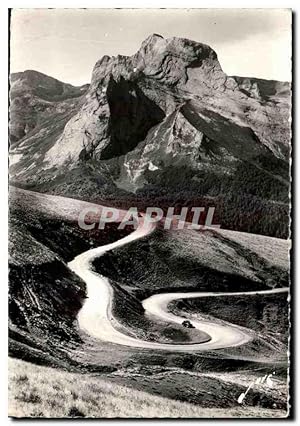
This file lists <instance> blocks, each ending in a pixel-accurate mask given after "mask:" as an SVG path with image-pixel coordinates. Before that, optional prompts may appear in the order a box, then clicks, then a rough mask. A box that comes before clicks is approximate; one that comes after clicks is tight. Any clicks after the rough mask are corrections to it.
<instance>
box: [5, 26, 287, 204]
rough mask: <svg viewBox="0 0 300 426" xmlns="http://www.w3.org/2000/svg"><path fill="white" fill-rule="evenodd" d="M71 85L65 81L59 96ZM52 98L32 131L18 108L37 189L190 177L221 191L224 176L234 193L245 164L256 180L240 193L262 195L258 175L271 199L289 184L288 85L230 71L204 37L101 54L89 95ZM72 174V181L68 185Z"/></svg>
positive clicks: (19, 162)
mask: <svg viewBox="0 0 300 426" xmlns="http://www.w3.org/2000/svg"><path fill="white" fill-rule="evenodd" d="M38 86H39V85H38ZM71 87H72V86H71ZM40 89H41V88H40V87H37V92H36V93H38V94H39V96H45V92H44V91H41V90H40ZM73 89H74V88H73ZM72 92H73V90H71V93H72ZM71 93H70V88H67V87H66V86H64V87H63V88H62V94H61V95H60V96H62V97H63V99H64V98H65V97H66V95H67V96H68V95H69V94H71ZM50 94H51V96H52V97H51V99H57V95H56V96H55V97H54V98H53V94H52V92H51V93H50ZM50 94H48V92H47V93H46V95H48V96H50ZM79 94H80V92H79ZM72 95H73V93H72ZM26 96H27V95H26ZM23 98H25V95H24V96H23ZM23 98H22V99H23ZM49 99H50V98H49ZM77 99H78V100H77ZM17 101H18V102H17V104H18V105H19V104H20V102H21V99H17ZM23 103H24V102H23ZM48 104H49V102H48V103H47V105H44V104H43V105H41V102H40V101H39V103H38V108H39V109H41V108H42V107H43V108H47V110H46V113H45V114H43V116H42V118H43V120H45V118H47V121H40V123H41V124H40V125H38V126H36V123H33V126H32V127H34V126H35V127H34V130H33V131H31V130H30V128H29V131H28V126H27V127H25V128H24V126H23V124H24V123H25V124H26V120H23V118H22V116H21V115H20V117H21V118H22V120H23V121H22V123H21V121H20V126H19V127H20V131H19V128H17V129H16V130H15V134H17V133H20V134H21V133H22V137H23V138H24V139H22V143H21V144H19V143H17V142H16V145H15V146H14V150H13V156H11V158H12V157H13V160H14V164H13V166H12V168H11V171H12V175H13V177H15V178H16V180H17V181H18V182H25V185H28V182H30V185H31V187H33V188H36V184H38V185H39V187H42V188H44V186H45V185H47V188H48V187H54V186H55V185H56V183H55V182H58V185H60V186H59V188H61V189H60V191H61V192H64V191H65V190H67V191H69V185H71V186H72V187H73V188H74V193H75V195H76V194H77V191H78V189H77V186H79V187H80V188H82V191H83V192H85V191H86V190H87V187H88V188H89V191H90V192H91V193H95V194H96V193H98V192H101V193H105V191H106V190H107V188H110V189H109V190H110V191H112V193H113V192H114V191H116V188H118V190H122V191H124V190H125V191H127V192H136V191H146V193H147V188H150V189H151V188H152V189H151V191H153V188H156V189H155V191H154V192H155V193H158V194H159V193H160V190H161V188H162V185H165V190H167V191H170V190H171V189H172V188H173V189H172V191H174V192H175V193H177V192H176V191H179V189H178V188H180V187H182V186H183V185H184V182H187V181H188V184H187V185H188V187H187V188H186V187H184V192H185V191H186V190H187V189H188V190H189V191H190V190H192V192H193V193H194V192H195V193H201V194H210V195H211V194H213V195H215V194H217V193H218V188H219V186H220V185H222V182H225V181H226V182H227V184H226V186H227V188H228V191H229V192H230V191H231V189H230V188H233V189H232V190H233V192H234V193H236V187H235V185H236V184H235V181H236V179H237V180H241V179H242V178H241V177H237V178H235V176H240V175H241V173H244V171H245V170H247V173H248V178H247V179H248V180H247V182H248V183H249V182H250V184H247V185H245V188H244V187H243V188H241V187H240V184H237V187H238V188H239V189H238V190H239V191H241V192H243V191H246V192H247V193H248V192H249V187H251V188H252V186H254V187H255V188H254V189H251V191H252V192H253V194H254V196H256V194H257V188H258V186H257V185H256V180H257V176H260V178H261V179H263V180H264V181H265V180H266V179H267V181H268V184H266V185H265V187H263V191H261V193H262V195H261V196H262V197H263V198H266V199H268V198H270V197H271V196H272V197H275V198H274V199H277V194H278V193H280V191H281V187H286V186H287V185H288V183H287V182H288V158H289V140H290V128H289V117H290V86H289V84H288V83H280V82H275V81H267V80H261V79H254V78H243V77H230V76H227V75H226V74H225V73H224V72H223V70H222V68H221V65H220V64H219V61H218V58H217V54H216V52H215V51H214V50H213V49H212V48H210V47H209V46H207V45H205V44H202V43H199V42H196V41H192V40H188V39H185V38H179V37H171V38H167V39H165V38H163V37H162V36H161V35H158V34H152V35H150V36H149V37H148V38H147V39H146V40H144V41H143V42H142V44H141V47H140V49H139V50H138V51H137V52H136V53H135V54H134V55H132V56H124V55H117V56H108V55H105V56H103V57H102V58H101V59H100V60H99V61H98V62H97V63H96V65H95V67H94V69H93V74H92V82H91V85H90V87H89V90H88V92H87V95H86V96H80V97H78V98H72V99H70V100H68V103H66V102H63V104H62V103H61V102H59V103H57V102H55V105H54V106H53V111H52V110H51V115H49V113H48V109H49V105H48ZM22 105H23V104H21V107H20V105H19V106H18V108H19V109H18V111H19V110H22V111H23V110H24V108H23V106H22ZM70 107H71V108H70ZM34 108H36V107H34ZM18 113H19V112H18ZM15 114H16V113H15ZM54 114H55V115H54ZM31 117H32V114H31ZM50 117H51V118H50ZM59 117H60V118H61V119H59V120H58V119H57V118H59ZM49 118H50V119H49ZM44 123H45V124H44ZM32 132H34V133H32ZM18 140H19V139H18ZM28 153H29V154H28ZM182 173H183V174H184V176H185V179H182V178H181V175H182ZM37 176H38V179H39V181H38V183H36V181H37ZM66 176H67V177H68V176H69V179H70V184H69V183H64V184H63V186H61V184H60V182H61V181H64V182H65V180H66ZM178 179H179V180H178ZM242 180H243V179H242ZM86 182H88V184H87V183H86ZM252 182H254V184H253V185H252ZM77 183H78V185H77ZM191 188H192V189H191ZM270 188H272V189H270ZM278 188H280V189H278ZM179 192H180V191H179ZM252 192H251V197H252V196H253V194H252ZM270 192H272V195H270V194H269V193H270ZM273 194H275V195H273ZM73 195H74V194H73ZM251 197H250V198H251ZM251 199H252V198H251ZM280 201H281V200H280Z"/></svg>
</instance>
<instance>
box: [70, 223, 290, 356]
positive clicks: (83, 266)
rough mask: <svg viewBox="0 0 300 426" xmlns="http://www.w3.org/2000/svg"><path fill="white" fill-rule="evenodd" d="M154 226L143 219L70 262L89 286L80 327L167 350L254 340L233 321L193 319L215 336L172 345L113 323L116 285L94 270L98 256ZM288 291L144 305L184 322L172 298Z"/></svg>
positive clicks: (159, 299) (168, 296)
mask: <svg viewBox="0 0 300 426" xmlns="http://www.w3.org/2000/svg"><path fill="white" fill-rule="evenodd" d="M154 228H155V227H154V225H153V224H151V223H149V222H147V220H144V219H141V222H140V224H139V226H138V228H137V229H136V230H135V231H134V232H132V233H131V234H129V235H127V236H126V237H124V238H122V239H120V240H118V241H115V242H114V243H111V244H107V245H104V246H100V247H97V248H94V249H91V250H88V251H86V252H84V253H82V254H80V255H78V256H76V257H75V258H74V259H73V260H72V261H71V262H69V263H68V266H69V268H70V269H71V270H72V271H73V272H74V273H76V274H77V275H78V276H79V277H80V278H82V279H83V280H84V281H85V283H86V286H87V299H86V300H85V302H84V304H83V307H82V308H81V310H80V311H79V313H78V317H77V319H78V323H79V327H80V328H81V329H83V330H85V331H86V332H87V333H88V334H89V335H91V336H93V337H96V338H99V339H101V340H103V341H107V342H111V343H115V344H118V345H125V346H131V347H136V348H145V349H154V350H167V351H184V352H191V351H207V350H213V349H221V348H226V347H233V346H240V345H242V344H245V343H247V342H249V341H250V340H252V338H253V334H252V333H251V331H250V330H247V329H245V328H242V327H238V326H236V325H233V324H217V323H214V322H212V321H206V320H203V321H202V320H201V321H200V320H193V325H194V326H195V328H197V329H199V330H201V331H203V332H205V333H207V334H208V335H209V336H210V337H211V339H210V340H209V341H207V342H203V343H194V344H168V343H156V342H148V341H144V340H140V339H136V338H134V337H131V336H127V335H126V334H123V333H121V332H120V331H118V330H116V329H115V328H114V327H113V325H112V312H111V311H112V309H111V306H112V298H113V288H112V286H111V285H110V283H109V280H108V279H107V278H106V277H104V276H102V275H99V274H97V273H96V272H94V271H93V270H92V262H93V260H94V259H96V258H98V257H100V256H102V255H103V254H104V253H106V252H108V251H110V250H113V249H115V248H117V247H121V246H123V245H125V244H128V243H130V242H132V241H135V240H137V239H139V238H142V237H144V236H146V235H149V234H150V233H151V232H152V231H153V230H154ZM281 291H287V289H275V290H267V291H263V292H249V293H248V292H245V293H244V292H240V293H199V292H197V293H165V294H159V295H154V296H151V297H149V298H148V299H146V300H144V302H143V306H144V308H145V311H146V313H148V314H152V315H155V316H157V317H159V319H162V320H165V321H168V322H174V323H180V324H181V323H182V321H183V320H184V319H185V318H183V317H178V316H175V315H174V314H172V313H170V312H168V310H167V305H168V303H169V302H171V301H172V300H176V299H187V298H195V297H208V296H213V297H216V296H225V295H230V296H233V295H245V294H257V293H260V294H262V293H263V294H268V293H278V292H281Z"/></svg>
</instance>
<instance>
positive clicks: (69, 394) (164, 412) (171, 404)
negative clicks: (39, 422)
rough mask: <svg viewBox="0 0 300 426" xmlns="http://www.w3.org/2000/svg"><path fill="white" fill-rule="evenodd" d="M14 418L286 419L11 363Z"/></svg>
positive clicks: (272, 412) (272, 413) (277, 414)
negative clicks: (177, 399)
mask: <svg viewBox="0 0 300 426" xmlns="http://www.w3.org/2000/svg"><path fill="white" fill-rule="evenodd" d="M9 367H10V380H9V415H10V416H13V417H51V418H53V417H57V418H60V417H96V418H105V417H112V418H114V417H122V418H125V417H129V418H133V417H140V418H154V417H171V418H177V417H185V418H193V417H194V418H201V417H202V418H213V417H215V418H220V417H230V418H232V417H238V418H243V417H260V418H261V417H266V418H268V417H269V418H274V417H286V414H287V413H286V412H285V411H283V410H276V409H266V408H262V407H245V406H240V407H232V408H228V409H226V410H224V409H222V408H221V409H220V408H203V407H200V406H198V405H194V404H189V403H184V402H179V401H174V400H171V399H168V398H163V397H160V396H154V395H151V394H148V393H146V392H141V391H137V390H134V389H132V388H127V387H124V386H120V385H118V384H115V383H109V382H105V381H104V380H103V379H101V378H98V377H95V376H94V377H93V376H91V375H81V374H74V373H68V372H63V371H59V370H56V369H51V368H47V367H40V366H36V365H33V364H30V363H27V362H24V361H20V360H15V359H10V360H9Z"/></svg>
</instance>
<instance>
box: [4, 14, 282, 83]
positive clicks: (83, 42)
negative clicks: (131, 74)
mask: <svg viewBox="0 0 300 426" xmlns="http://www.w3.org/2000/svg"><path fill="white" fill-rule="evenodd" d="M10 29H11V40H10V70H11V72H19V71H25V70H28V69H31V70H36V71H40V72H43V73H45V74H47V75H50V76H52V77H55V78H57V79H59V80H61V81H64V82H66V83H70V84H73V85H81V84H84V83H89V82H90V79H91V73H92V69H93V66H94V65H95V63H96V61H97V60H98V59H100V58H101V57H102V56H103V55H109V56H115V55H118V54H121V55H132V54H134V53H135V52H136V51H137V50H138V49H139V46H140V45H141V43H142V41H143V40H144V39H145V38H147V37H148V36H149V35H150V34H153V33H157V34H160V35H162V36H163V37H165V38H168V37H173V36H177V37H184V38H188V39H191V40H195V41H198V42H201V43H205V44H208V45H209V46H211V47H212V48H213V49H214V50H215V51H216V52H217V54H218V58H219V62H220V64H221V66H222V68H223V70H224V72H226V73H227V74H228V75H238V76H245V77H258V78H265V79H269V80H273V79H274V80H281V81H290V80H291V13H290V11H289V10H288V9H144V10H143V9H14V10H13V11H12V16H11V28H10Z"/></svg>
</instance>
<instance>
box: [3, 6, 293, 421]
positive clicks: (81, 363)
mask: <svg viewBox="0 0 300 426" xmlns="http://www.w3.org/2000/svg"><path fill="white" fill-rule="evenodd" d="M291 38H292V12H291V10H289V9H12V10H11V11H10V82H9V84H10V98H9V100H10V106H9V132H10V141H9V163H10V191H9V209H10V213H9V220H10V224H9V240H10V245H9V252H10V253H9V254H10V259H9V356H10V358H9V415H10V416H12V417H23V418H36V417H41V418H77V417H80V418H179V417H180V418H206V419H213V418H257V419H260V418H269V419H273V418H286V417H289V415H290V412H291V395H290V389H289V363H290V360H289V345H290V339H289V334H290V333H289V324H290V320H289V317H290V306H289V303H290V266H289V251H290V238H291V236H290V191H291V183H290V182H291V171H290V167H291V68H292V58H291V50H292V49H291Z"/></svg>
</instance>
